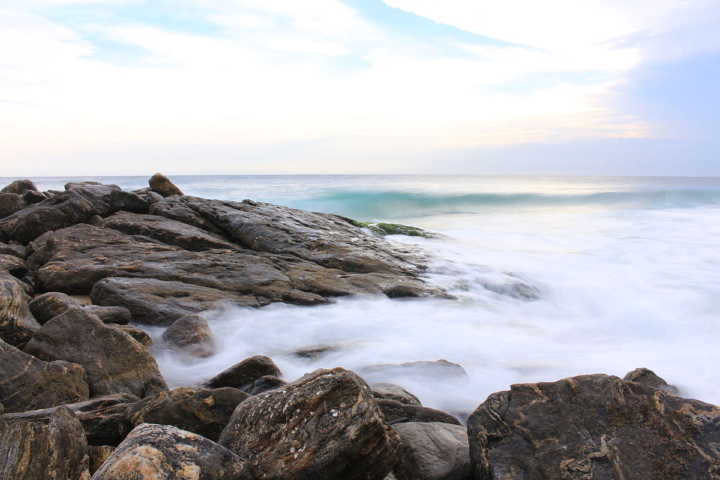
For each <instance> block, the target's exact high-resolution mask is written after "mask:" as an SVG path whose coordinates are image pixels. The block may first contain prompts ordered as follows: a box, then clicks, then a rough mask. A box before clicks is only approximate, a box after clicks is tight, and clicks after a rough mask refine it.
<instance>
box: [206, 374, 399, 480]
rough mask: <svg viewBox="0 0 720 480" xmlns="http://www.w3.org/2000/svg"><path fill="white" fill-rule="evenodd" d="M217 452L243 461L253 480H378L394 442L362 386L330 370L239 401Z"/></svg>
mask: <svg viewBox="0 0 720 480" xmlns="http://www.w3.org/2000/svg"><path fill="white" fill-rule="evenodd" d="M220 444H221V445H224V446H227V447H228V448H229V449H230V450H232V451H234V452H235V453H237V454H238V455H240V456H241V457H243V458H247V459H248V463H249V464H250V465H251V466H252V467H253V469H254V471H256V472H259V473H260V475H261V478H268V479H270V478H272V479H275V480H284V479H287V480H290V479H293V480H294V479H298V478H308V479H309V478H312V479H317V480H325V479H327V480H329V479H333V480H337V479H343V480H355V479H363V480H382V479H384V478H385V476H386V475H387V474H388V472H389V471H390V470H391V468H392V466H393V464H394V463H395V461H396V454H397V450H398V446H399V440H398V436H397V434H396V433H395V432H394V431H393V430H392V429H391V428H390V427H388V426H387V425H385V422H384V419H383V416H382V413H381V412H380V410H379V409H378V407H377V405H376V404H375V400H374V399H373V398H372V395H371V393H370V388H369V387H368V386H367V384H366V383H365V382H364V381H363V380H362V379H361V378H360V377H358V376H357V375H355V374H354V373H352V372H349V371H347V370H343V369H341V368H336V369H333V370H318V371H316V372H314V373H312V374H309V375H307V376H305V377H303V378H302V379H300V380H298V381H297V382H294V383H291V384H288V385H286V386H285V387H282V388H279V389H276V390H271V391H269V392H266V393H262V394H260V395H257V396H254V397H251V398H249V399H247V400H245V401H244V402H242V403H241V404H240V405H238V407H237V408H236V409H235V413H234V414H233V416H232V419H231V420H230V423H229V424H228V426H227V427H225V430H223V433H222V435H221V436H220Z"/></svg>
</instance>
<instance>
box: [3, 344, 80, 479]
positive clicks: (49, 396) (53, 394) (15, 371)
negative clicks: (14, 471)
mask: <svg viewBox="0 0 720 480" xmlns="http://www.w3.org/2000/svg"><path fill="white" fill-rule="evenodd" d="M88 395H89V389H88V385H87V383H86V380H85V370H84V369H83V368H82V367H81V366H80V365H76V364H74V363H68V362H63V361H57V362H44V361H42V360H39V359H37V358H35V357H33V356H32V355H28V354H27V353H25V352H23V351H21V350H18V349H17V348H15V347H13V346H12V345H8V344H7V343H5V342H3V341H2V340H0V402H2V403H3V405H4V406H5V412H6V413H9V412H21V411H25V410H35V409H38V408H47V407H53V406H56V405H61V404H63V403H71V402H77V401H82V400H87V399H88ZM0 478H2V477H0Z"/></svg>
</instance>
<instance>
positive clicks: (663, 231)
mask: <svg viewBox="0 0 720 480" xmlns="http://www.w3.org/2000/svg"><path fill="white" fill-rule="evenodd" d="M171 178H172V179H173V180H174V181H175V183H176V184H177V185H178V186H179V187H180V188H181V189H182V190H184V192H185V193H187V194H192V195H198V196H203V197H209V198H219V199H228V200H242V199H245V198H250V199H253V200H259V201H266V202H273V203H278V204H282V205H288V206H291V207H296V208H302V209H307V210H313V211H319V212H331V213H338V214H342V215H345V216H349V217H352V218H355V219H358V220H363V221H388V222H395V223H406V224H409V225H414V226H418V227H422V228H425V229H428V230H431V231H433V232H437V233H440V234H441V235H442V237H441V238H437V239H423V238H414V237H401V236H393V237H388V238H389V240H390V241H392V242H402V243H405V244H412V245H415V246H416V248H418V249H422V250H423V251H425V252H426V253H427V254H428V255H429V258H430V266H429V269H428V272H427V274H426V277H427V279H428V280H429V281H431V282H434V283H436V284H438V285H441V286H442V287H444V288H446V289H447V290H448V291H449V292H450V293H452V294H453V295H454V296H455V297H456V300H445V299H415V300H390V299H385V298H374V297H373V298H355V299H340V300H338V301H337V302H336V303H335V304H332V305H328V306H321V307H312V308H310V307H299V306H289V305H271V306H268V307H265V308H262V309H257V310H254V309H239V308H230V309H224V310H222V311H217V312H210V313H209V314H208V318H209V319H210V324H211V327H212V328H213V330H214V332H215V334H216V336H217V340H218V343H219V353H218V354H217V355H215V356H213V357H210V358H206V359H188V358H185V357H181V356H179V355H177V354H175V353H172V352H170V351H166V350H161V349H157V351H156V352H155V353H156V356H157V359H158V362H159V364H160V367H161V370H162V371H163V374H164V375H165V377H166V379H167V380H168V382H169V383H170V384H171V385H172V386H180V385H191V384H196V383H199V382H202V381H203V380H205V379H207V378H209V377H210V376H212V375H214V374H216V373H218V372H220V371H221V370H222V369H224V368H226V367H228V366H230V365H231V364H233V363H235V362H238V361H240V360H242V359H244V358H246V357H248V356H250V355H255V354H265V355H269V356H271V357H272V358H273V359H274V360H275V361H276V363H277V364H278V365H279V366H280V367H281V369H282V370H283V371H284V373H285V376H286V377H287V378H289V379H293V378H296V377H299V376H301V375H302V374H303V373H306V372H310V371H312V370H314V369H316V368H320V367H335V366H343V367H347V368H350V369H358V370H359V369H362V368H363V367H364V366H367V365H372V364H386V363H402V362H412V361H422V360H438V359H446V360H448V361H450V362H455V363H458V364H460V365H462V366H463V367H464V368H465V370H466V371H467V373H468V375H469V377H470V379H469V382H456V381H452V380H448V379H444V378H438V377H430V378H414V379H410V380H407V379H405V380H402V379H401V380H398V379H396V378H379V379H378V380H389V381H398V382H399V383H403V386H405V387H406V388H407V389H408V390H410V391H412V392H413V393H415V394H416V395H417V396H419V397H420V399H421V400H422V401H423V403H424V404H426V405H429V406H433V407H437V408H441V409H445V410H448V411H453V412H458V413H467V412H470V411H472V410H473V409H474V408H475V407H476V406H477V405H478V404H479V403H481V402H482V401H484V400H485V398H486V397H487V395H489V394H490V393H492V392H495V391H498V390H504V389H507V388H508V386H509V385H510V384H513V383H523V382H535V381H554V380H557V379H560V378H564V377H567V376H572V375H578V374H586V373H608V374H613V375H619V376H623V375H624V374H625V373H626V372H628V371H630V370H632V369H634V368H636V367H647V368H650V369H652V370H654V371H655V372H656V373H658V374H659V375H660V376H662V377H664V378H665V379H666V380H667V381H668V382H670V383H672V384H675V385H676V386H678V387H679V388H680V390H681V392H682V394H683V395H684V396H689V397H693V398H697V399H700V400H703V401H707V402H711V403H716V404H718V403H720V383H719V382H718V381H717V372H716V369H717V365H718V364H720V349H718V348H717V347H716V342H717V339H718V338H719V334H720V221H719V220H720V178H667V177H647V178H641V177H522V176H501V177H488V176H172V177H171ZM34 180H35V181H36V182H37V183H38V185H39V186H40V187H42V188H43V189H62V185H63V184H64V183H65V182H66V181H68V180H77V179H59V178H36V179H34ZM83 180H98V181H102V182H106V183H116V184H118V185H120V186H122V187H124V188H126V189H135V188H140V187H143V186H145V185H146V181H147V177H99V178H83ZM4 183H7V181H5V182H4ZM151 333H152V335H153V336H155V337H159V335H160V334H161V330H160V329H152V330H151ZM319 346H323V347H331V348H330V350H329V351H328V352H327V353H326V355H324V356H321V357H320V358H314V359H313V358H300V357H298V356H296V355H294V353H293V352H296V351H297V350H301V349H304V348H309V347H319Z"/></svg>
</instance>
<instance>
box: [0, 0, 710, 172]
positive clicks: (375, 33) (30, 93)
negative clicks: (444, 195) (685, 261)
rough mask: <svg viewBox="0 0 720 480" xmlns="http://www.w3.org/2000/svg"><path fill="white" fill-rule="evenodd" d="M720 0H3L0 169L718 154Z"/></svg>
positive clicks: (355, 167) (477, 164) (523, 167)
mask: <svg viewBox="0 0 720 480" xmlns="http://www.w3.org/2000/svg"><path fill="white" fill-rule="evenodd" d="M718 24H720V0H545V1H543V2H537V1H535V0H442V1H440V0H302V1H300V0H1V1H0V146H1V148H0V176H42V175H136V174H137V175H144V174H148V173H153V172H155V171H163V172H165V173H168V174H180V173H182V174H264V173H271V174H285V173H288V174H293V173H306V174H317V173H328V174H333V173H411V174H412V173H418V174H424V173H435V174H485V173H487V174H504V173H507V174H574V175H584V174H591V175H690V176H693V175H696V176H704V175H720V135H718V127H717V124H718V118H719V117H720V114H718V112H720V88H718V85H720V29H718V28H717V25H718Z"/></svg>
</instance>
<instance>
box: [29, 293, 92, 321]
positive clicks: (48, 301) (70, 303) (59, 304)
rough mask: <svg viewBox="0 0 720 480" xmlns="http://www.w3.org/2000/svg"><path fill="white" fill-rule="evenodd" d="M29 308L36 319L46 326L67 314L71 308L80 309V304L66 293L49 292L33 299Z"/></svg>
mask: <svg viewBox="0 0 720 480" xmlns="http://www.w3.org/2000/svg"><path fill="white" fill-rule="evenodd" d="M29 306H30V311H31V312H32V314H33V315H34V316H35V319H36V320H37V321H38V322H39V323H40V324H41V325H44V324H45V323H47V322H48V321H49V320H51V319H53V318H55V317H57V316H58V315H60V314H63V313H65V312H67V311H68V310H69V309H70V308H73V307H74V308H78V307H80V304H79V303H78V302H76V301H75V300H74V299H73V298H71V297H70V296H69V295H66V294H64V293H61V292H48V293H43V294H42V295H38V296H37V297H35V298H33V299H32V300H31V301H30V304H29Z"/></svg>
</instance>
